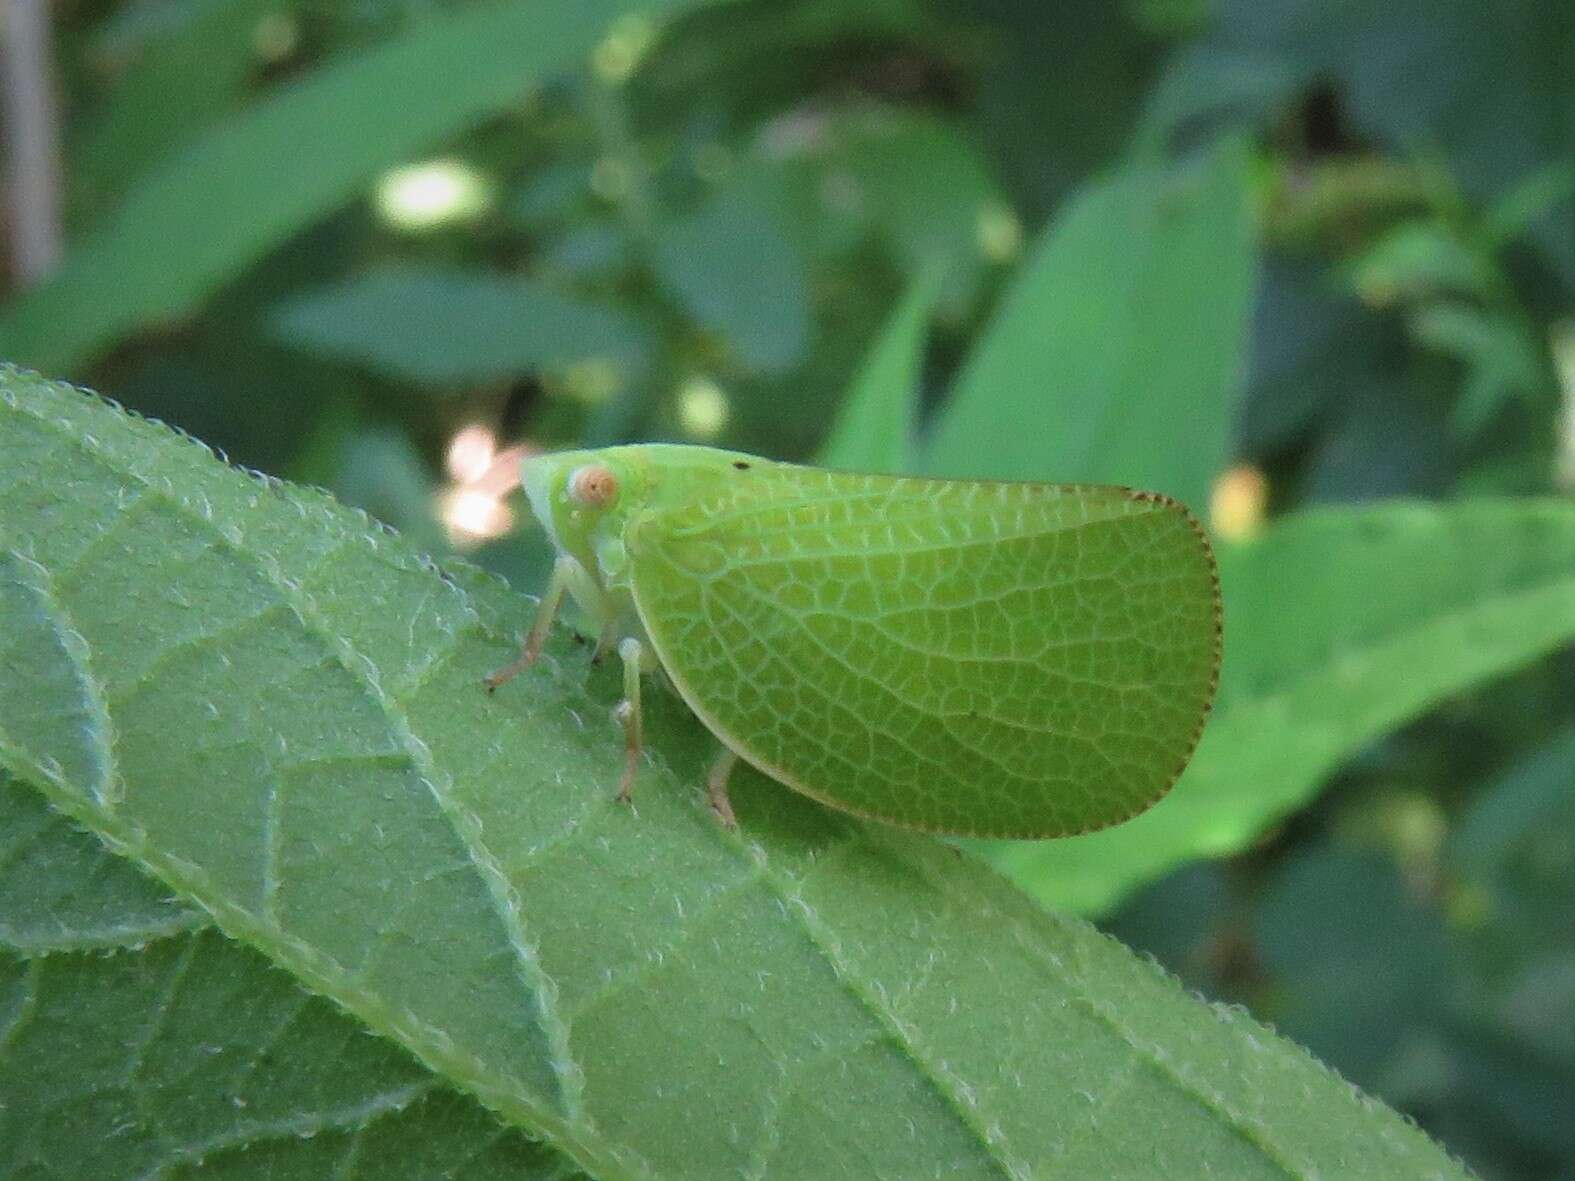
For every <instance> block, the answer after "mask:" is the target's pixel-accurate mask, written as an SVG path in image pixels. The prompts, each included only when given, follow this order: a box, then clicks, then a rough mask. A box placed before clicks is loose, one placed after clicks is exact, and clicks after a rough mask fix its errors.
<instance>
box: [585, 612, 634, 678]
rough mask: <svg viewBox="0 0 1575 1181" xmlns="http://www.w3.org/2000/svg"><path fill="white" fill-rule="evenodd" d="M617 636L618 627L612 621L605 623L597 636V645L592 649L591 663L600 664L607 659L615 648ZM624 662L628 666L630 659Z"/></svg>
mask: <svg viewBox="0 0 1575 1181" xmlns="http://www.w3.org/2000/svg"><path fill="white" fill-rule="evenodd" d="M617 638H618V629H617V628H616V627H614V626H613V624H612V623H611V622H607V623H603V624H602V630H601V634H600V635H598V636H597V637H596V647H594V648H592V649H591V663H592V664H595V665H600V664H601V662H602V661H604V660H606V659H607V653H609V652H611V651H612V650H613V641H614V640H616V639H617ZM621 654H622V653H621V650H620V655H621ZM624 664H625V667H627V666H628V661H627V660H625V661H624ZM626 675H627V674H626Z"/></svg>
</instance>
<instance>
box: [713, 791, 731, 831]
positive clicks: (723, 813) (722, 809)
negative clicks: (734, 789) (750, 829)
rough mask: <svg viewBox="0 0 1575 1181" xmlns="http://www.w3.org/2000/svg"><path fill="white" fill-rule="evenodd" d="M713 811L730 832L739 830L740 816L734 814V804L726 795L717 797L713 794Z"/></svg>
mask: <svg viewBox="0 0 1575 1181" xmlns="http://www.w3.org/2000/svg"><path fill="white" fill-rule="evenodd" d="M708 802H709V803H710V805H711V811H712V812H713V813H714V814H715V816H716V818H717V820H718V821H720V822H721V825H722V827H723V828H725V829H727V831H728V832H737V831H738V817H737V816H734V815H733V805H732V803H731V802H730V801H729V800H728V798H727V797H726V796H722V797H721V798H717V797H715V796H713V797H712V798H711V799H710V800H709V801H708Z"/></svg>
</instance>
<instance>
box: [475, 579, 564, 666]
mask: <svg viewBox="0 0 1575 1181" xmlns="http://www.w3.org/2000/svg"><path fill="white" fill-rule="evenodd" d="M573 566H574V559H573V558H570V557H568V556H567V555H561V554H560V555H559V557H558V560H557V561H556V562H554V563H553V564H552V578H551V579H550V580H549V581H548V582H547V591H546V593H545V594H543V595H542V596H541V603H540V604H539V605H538V606H537V607H536V619H535V622H533V623H532V624H531V625H530V633H529V634H528V635H527V636H526V637H525V644H524V647H522V648H521V649H520V654H519V659H518V660H516V661H514V663H512V664H509V665H505V666H504V667H503V668H500V669H498V671H497V672H495V673H493V674H492V675H491V676H489V677H487V679H486V680H485V681H484V682H482V683H483V684H485V685H486V686H487V692H488V693H491V692H492V691H493V690H494V689H496V688H497V687H498V686H499V685H504V684H507V683H508V682H509V681H512V680H513V679H514V678H515V677H517V676H519V675H520V673H522V672H524V671H525V670H526V669H528V668H529V667H530V666H531V665H533V664H535V663H536V658H537V657H538V656H540V655H541V648H542V645H543V644H545V643H546V642H547V632H548V631H549V630H551V628H552V621H553V619H554V618H555V617H556V616H557V614H558V608H559V607H560V606H561V605H562V603H563V592H564V591H566V590H568V589H569V576H570V574H571V573H572V570H573Z"/></svg>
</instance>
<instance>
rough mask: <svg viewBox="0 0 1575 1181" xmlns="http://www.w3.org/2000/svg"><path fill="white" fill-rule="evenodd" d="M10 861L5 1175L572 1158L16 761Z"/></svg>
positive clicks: (3, 827) (378, 1171)
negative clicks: (305, 973)
mask: <svg viewBox="0 0 1575 1181" xmlns="http://www.w3.org/2000/svg"><path fill="white" fill-rule="evenodd" d="M0 863H3V866H4V868H3V869H0V1031H3V1035H4V1040H5V1047H6V1053H5V1055H4V1058H3V1059H0V1176H5V1177H17V1176H59V1177H92V1178H95V1179H97V1181H110V1179H112V1178H127V1179H128V1181H129V1179H130V1178H134V1177H149V1176H184V1175H187V1174H186V1173H185V1172H184V1171H183V1170H196V1169H197V1168H199V1167H201V1168H202V1169H204V1170H212V1171H214V1172H217V1173H222V1175H223V1176H225V1177H234V1178H237V1179H250V1178H256V1179H257V1181H283V1179H285V1178H301V1179H302V1181H307V1179H310V1178H320V1177H327V1176H332V1175H339V1174H340V1171H341V1170H348V1169H350V1168H352V1167H354V1168H355V1169H357V1170H359V1173H360V1175H362V1176H375V1177H378V1178H387V1179H389V1181H396V1179H400V1178H409V1179H410V1181H417V1179H418V1178H424V1177H433V1176H439V1175H441V1176H445V1177H456V1178H460V1177H462V1178H474V1179H476V1181H480V1179H482V1178H499V1179H506V1181H546V1179H547V1178H567V1177H569V1176H570V1175H571V1174H572V1173H573V1170H572V1169H571V1168H570V1167H569V1166H568V1165H567V1162H565V1161H563V1159H562V1158H561V1157H557V1156H556V1155H555V1154H554V1153H552V1152H551V1150H549V1149H547V1148H544V1147H542V1146H540V1145H537V1144H533V1143H531V1142H530V1140H528V1139H527V1138H526V1137H525V1136H524V1135H523V1134H522V1133H520V1132H518V1131H513V1130H508V1129H504V1128H501V1127H499V1126H498V1124H497V1123H496V1121H495V1120H494V1119H493V1118H492V1117H491V1115H490V1114H488V1112H487V1111H486V1109H485V1108H483V1107H482V1106H481V1105H480V1104H478V1103H476V1102H475V1101H474V1100H473V1099H469V1098H467V1097H465V1096H462V1095H459V1094H457V1093H455V1092H454V1091H453V1090H451V1089H449V1088H447V1087H445V1086H444V1085H443V1083H442V1081H441V1080H440V1079H438V1078H437V1077H435V1076H434V1075H432V1074H431V1073H429V1072H428V1071H426V1070H424V1069H422V1067H421V1065H420V1064H419V1063H417V1062H415V1061H414V1060H413V1059H411V1058H410V1057H409V1056H408V1055H407V1054H405V1053H404V1052H403V1051H401V1050H400V1049H399V1048H398V1047H397V1046H394V1045H393V1044H391V1043H389V1042H386V1041H383V1040H382V1039H378V1038H369V1037H366V1036H365V1034H364V1031H363V1030H362V1029H361V1028H360V1027H359V1026H358V1025H357V1024H356V1023H355V1022H354V1021H353V1020H351V1019H350V1018H348V1017H346V1016H345V1015H344V1014H343V1013H341V1012H340V1011H339V1010H338V1009H336V1008H335V1007H334V1006H333V1005H331V1004H329V1003H328V1002H327V1001H325V1000H323V999H322V998H321V997H314V996H312V995H311V994H310V993H308V992H306V991H305V990H303V989H302V988H300V986H299V985H297V984H295V983H294V982H293V981H292V980H291V979H290V977H289V976H287V975H285V974H284V973H283V972H280V971H278V970H277V969H276V968H274V967H272V966H271V965H270V964H269V963H268V961H267V960H266V959H264V958H263V957H262V956H261V955H259V954H258V953H256V952H255V951H251V950H248V949H247V948H244V947H242V946H240V945H239V944H235V943H231V942H229V941H228V940H226V939H224V938H223V937H222V936H220V935H219V934H218V933H217V932H216V931H214V930H213V929H212V928H211V927H209V926H208V925H207V924H206V923H205V922H204V920H203V919H202V918H200V917H198V916H197V914H195V913H194V912H192V911H190V910H187V909H185V908H183V907H182V906H181V905H180V904H179V903H178V902H177V901H176V900H175V899H173V898H172V897H170V896H169V894H168V893H167V892H165V891H163V890H161V889H159V888H158V887H157V886H155V885H153V884H152V883H151V882H149V881H148V879H146V878H144V877H143V876H142V875H141V874H139V873H138V872H137V871H136V870H135V869H134V868H133V867H132V865H131V864H130V862H127V861H124V860H122V859H120V858H117V857H114V856H113V855H111V854H110V853H108V852H107V851H105V849H104V848H103V846H102V845H100V844H99V842H98V841H97V840H95V839H94V838H93V837H91V836H88V835H87V834H85V833H83V832H81V831H79V830H77V829H76V828H74V827H73V826H72V825H71V824H70V823H69V822H68V821H66V820H65V819H64V818H63V817H62V816H61V815H60V814H59V813H58V812H55V811H53V810H51V809H50V808H49V806H48V804H46V803H45V801H44V799H43V797H42V796H40V795H39V794H38V793H37V792H35V791H33V790H32V789H31V788H28V787H26V786H24V785H23V784H21V783H18V782H17V781H16V780H14V779H11V778H9V777H8V776H6V775H5V773H4V772H0ZM105 951H113V952H114V953H115V954H113V955H105V954H104V952H105ZM205 1175H206V1174H205ZM576 1175H577V1174H576Z"/></svg>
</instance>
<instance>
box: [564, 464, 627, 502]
mask: <svg viewBox="0 0 1575 1181" xmlns="http://www.w3.org/2000/svg"><path fill="white" fill-rule="evenodd" d="M569 499H570V500H572V501H574V503H575V504H577V505H579V506H580V507H581V508H606V507H607V506H608V505H610V504H611V503H612V502H613V501H614V500H616V499H618V477H617V476H615V475H613V474H612V472H611V471H610V470H608V469H607V468H605V467H603V466H602V465H601V464H599V463H593V464H587V465H586V466H585V467H579V468H575V469H574V471H573V472H571V473H570V474H569Z"/></svg>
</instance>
